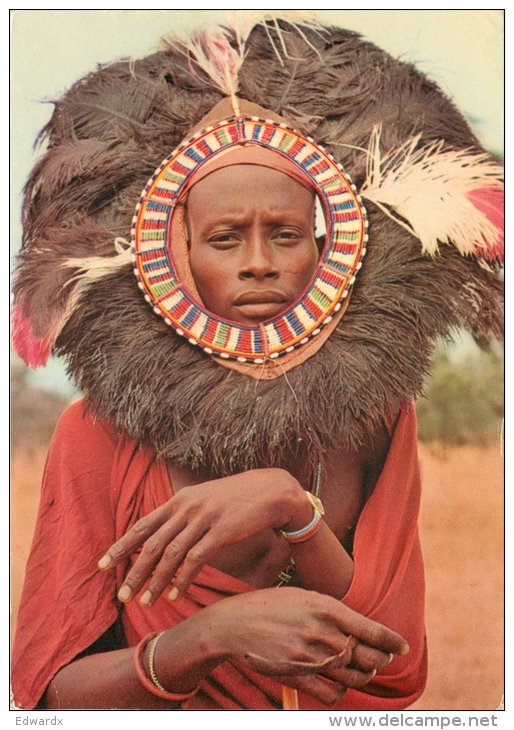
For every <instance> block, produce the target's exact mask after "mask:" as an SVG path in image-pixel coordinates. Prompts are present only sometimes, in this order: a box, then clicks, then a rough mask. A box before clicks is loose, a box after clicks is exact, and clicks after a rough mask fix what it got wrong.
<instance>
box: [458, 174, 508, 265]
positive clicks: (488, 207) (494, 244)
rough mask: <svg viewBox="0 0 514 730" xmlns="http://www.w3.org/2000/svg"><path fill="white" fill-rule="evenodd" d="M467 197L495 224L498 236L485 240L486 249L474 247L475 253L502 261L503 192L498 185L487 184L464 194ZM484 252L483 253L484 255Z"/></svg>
mask: <svg viewBox="0 0 514 730" xmlns="http://www.w3.org/2000/svg"><path fill="white" fill-rule="evenodd" d="M466 197H467V199H468V200H469V201H470V203H472V204H473V205H474V206H475V208H477V210H479V211H480V212H481V213H483V214H484V215H485V217H486V218H487V219H488V220H489V221H490V223H492V224H493V226H495V228H496V229H497V231H498V236H497V238H496V240H495V241H486V242H485V243H486V247H487V248H486V251H485V252H484V249H475V253H476V254H477V255H482V256H483V258H486V259H488V260H489V261H500V262H503V256H504V192H503V188H501V187H499V186H493V185H488V186H485V187H481V188H476V189H475V190H470V191H469V192H468V193H467V194H466ZM484 253H485V255H484Z"/></svg>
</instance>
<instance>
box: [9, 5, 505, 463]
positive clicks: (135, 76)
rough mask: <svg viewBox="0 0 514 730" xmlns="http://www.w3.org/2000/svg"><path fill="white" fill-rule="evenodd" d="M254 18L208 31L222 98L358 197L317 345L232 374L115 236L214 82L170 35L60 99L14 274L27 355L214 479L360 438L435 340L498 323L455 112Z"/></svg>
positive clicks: (485, 214) (492, 237)
mask: <svg viewBox="0 0 514 730" xmlns="http://www.w3.org/2000/svg"><path fill="white" fill-rule="evenodd" d="M242 17H243V19H244V15H243V16H242ZM248 18H249V16H248ZM240 22H242V21H240ZM252 22H253V21H252ZM250 25H251V24H250V22H249V23H248V26H246V27H244V23H243V27H241V28H240V29H239V30H237V27H236V25H235V24H233V25H232V27H233V29H234V30H233V31H230V32H228V34H227V35H224V38H225V40H224V41H223V43H222V45H223V44H224V43H225V41H226V42H227V43H228V44H229V45H230V47H231V48H232V49H233V50H235V51H236V52H237V53H238V54H239V56H238V60H237V61H236V60H234V68H235V67H236V65H239V70H238V74H237V85H234V84H232V88H233V89H235V88H237V89H238V90H237V97H238V98H239V99H244V100H245V101H247V102H251V103H253V104H256V105H259V106H261V107H265V108H266V109H268V110H270V116H271V115H272V114H274V115H280V116H281V117H283V118H285V119H286V120H287V122H288V124H289V125H290V126H291V127H294V128H295V129H296V130H297V131H298V133H299V134H301V135H303V136H304V137H306V138H308V137H312V138H314V139H315V140H316V144H317V145H318V146H319V147H323V148H324V149H325V150H326V152H327V154H330V155H332V156H333V158H334V159H335V161H336V163H338V164H341V165H342V166H343V168H344V169H345V170H346V171H347V172H348V173H349V174H350V175H351V176H352V178H353V181H354V184H355V186H356V188H357V190H359V191H361V192H362V195H363V197H364V196H365V197H364V200H365V204H366V209H367V213H368V220H369V229H368V234H369V241H368V243H367V253H366V257H365V259H364V260H363V266H362V268H361V269H360V271H359V274H358V277H357V280H356V283H355V285H354V288H353V293H352V296H351V300H350V301H349V304H348V307H347V309H346V312H345V314H344V316H343V317H342V319H341V320H340V322H339V323H338V324H337V326H336V327H335V329H334V330H333V332H332V334H330V337H329V338H328V339H327V341H326V342H325V344H324V345H323V347H322V348H321V349H320V350H319V352H317V353H316V354H314V355H313V356H312V357H311V358H310V359H309V360H308V361H306V362H305V363H303V364H302V365H299V366H298V367H294V368H293V369H292V370H291V371H290V372H289V373H288V376H287V381H286V379H285V378H277V379H276V380H275V381H268V382H266V383H265V382H262V381H258V382H248V381H249V378H246V377H242V376H240V375H239V373H234V372H233V371H231V370H228V369H225V368H223V367H220V366H219V365H218V363H217V362H214V361H213V360H211V358H210V357H208V356H207V355H206V354H205V353H204V352H202V351H201V350H200V349H199V348H194V347H192V346H191V345H190V344H189V342H188V340H187V339H186V338H181V337H177V336H175V334H174V333H173V332H172V331H170V329H169V327H168V326H167V324H166V323H165V322H164V321H163V319H162V318H160V317H157V316H156V315H155V313H154V311H153V309H152V308H150V307H149V306H148V304H147V303H146V302H145V301H144V299H143V297H142V296H141V294H140V292H139V290H138V288H137V285H136V283H135V279H134V275H133V272H132V264H129V263H126V264H125V263H124V262H125V261H126V260H127V258H128V255H127V251H119V252H118V251H116V250H115V249H114V250H113V241H115V240H116V239H117V238H118V237H122V238H124V239H126V240H129V239H130V237H131V228H132V220H133V215H134V207H135V205H136V202H137V201H138V199H139V197H140V195H141V191H142V190H143V189H144V188H145V186H146V184H147V182H148V179H149V177H150V176H151V175H152V174H153V173H154V171H155V170H156V169H158V168H159V166H160V165H161V164H162V161H163V160H165V159H166V158H168V157H169V156H170V153H171V151H173V150H174V149H176V148H178V147H180V145H181V144H182V143H183V141H184V139H187V138H188V135H189V136H190V135H191V130H192V129H194V128H195V127H196V126H197V125H198V124H199V122H200V121H201V120H202V119H203V118H204V117H205V115H206V114H207V113H208V112H209V111H210V110H212V108H213V107H214V106H215V105H216V104H218V103H219V102H220V101H221V100H222V98H223V96H224V93H223V92H221V91H219V90H218V89H217V87H216V85H215V84H214V82H213V81H212V80H209V77H207V76H206V75H205V72H204V71H203V70H202V69H201V68H200V66H199V65H198V64H197V63H196V61H195V60H194V58H193V52H192V51H185V48H184V47H183V46H182V47H181V48H178V47H177V46H175V45H168V46H167V47H166V48H165V49H164V50H162V51H159V52H158V53H156V54H154V55H152V56H149V57H147V58H144V59H141V60H137V61H132V62H130V61H120V62H118V63H115V64H109V65H107V66H105V67H103V68H100V69H99V70H97V71H95V72H94V73H92V74H91V75H89V76H88V77H86V78H85V79H82V80H81V81H80V82H78V83H77V84H76V85H75V86H74V87H72V89H70V91H69V92H68V93H67V94H65V95H64V96H63V98H62V99H60V100H58V101H57V102H56V104H55V112H54V115H53V117H52V119H51V121H50V123H49V124H48V125H47V127H46V129H45V130H44V136H46V137H47V138H48V141H49V144H48V148H47V151H46V152H45V154H44V156H43V157H42V158H41V160H40V161H39V162H38V163H37V165H36V167H35V168H34V171H33V173H32V175H31V177H30V178H29V181H28V183H27V187H26V194H25V208H24V242H23V248H22V251H21V253H20V256H19V260H18V269H17V273H16V278H15V281H14V294H15V330H16V332H17V333H18V334H17V335H16V339H17V344H18V347H19V349H20V350H21V351H22V353H24V354H25V356H26V358H27V360H28V361H29V362H31V363H32V364H33V365H37V364H39V363H41V362H42V361H43V360H44V359H45V357H46V356H47V355H48V353H49V352H50V350H51V349H52V350H53V351H54V352H55V353H56V354H58V355H61V356H63V357H64V358H66V361H67V366H68V368H69V371H70V372H71V374H72V375H73V376H74V378H75V380H76V382H77V384H78V386H79V388H80V389H81V390H82V391H83V392H84V393H85V394H86V396H87V398H88V403H89V405H90V407H91V408H92V409H93V410H94V412H95V414H96V415H98V416H99V417H101V418H106V419H111V420H113V422H114V423H115V424H116V425H117V427H118V428H119V429H120V430H122V431H124V432H125V433H127V434H130V435H131V436H135V437H137V438H138V439H140V440H142V441H145V442H147V443H149V444H150V445H151V446H152V447H153V448H154V449H155V451H156V453H157V454H159V455H160V456H162V457H166V458H171V459H174V460H175V461H177V462H178V463H181V464H183V465H186V464H187V465H189V466H191V467H192V468H195V469H199V468H202V466H205V465H209V468H210V469H212V470H213V472H216V473H219V474H221V473H227V472H233V471H237V470H242V469H247V468H253V467H254V466H258V465H263V464H266V465H267V466H270V465H279V464H280V463H281V459H282V456H283V453H284V449H287V448H293V446H292V445H294V444H296V443H298V440H301V441H302V443H305V444H306V445H307V446H308V450H309V454H310V455H311V456H312V459H313V463H317V461H318V460H320V459H322V458H323V454H324V453H325V452H326V451H327V450H329V449H331V448H334V447H335V446H336V445H337V446H338V447H340V446H343V447H348V448H353V447H356V446H358V445H359V444H362V443H363V442H364V441H365V440H366V439H368V438H372V437H373V434H374V433H375V432H376V429H377V428H379V426H380V424H381V423H382V421H383V417H384V414H386V413H391V412H395V409H396V410H397V409H398V407H399V404H400V403H404V402H407V401H409V400H410V399H412V398H413V397H415V396H416V395H418V394H419V393H420V392H421V390H422V387H423V382H424V379H425V377H426V374H427V371H428V368H429V365H430V356H431V353H432V351H433V346H434V341H435V339H436V338H437V337H440V336H443V337H449V336H451V334H452V332H453V331H454V330H455V328H457V327H466V328H468V329H469V330H471V331H472V332H473V333H474V334H475V336H476V337H477V338H480V339H487V338H489V337H490V336H494V337H501V334H502V301H503V285H502V278H501V275H500V266H499V262H498V258H499V245H500V234H499V232H500V230H501V221H500V218H501V204H500V200H501V182H500V177H499V168H498V167H497V164H496V162H494V161H493V160H491V159H490V158H488V157H485V156H484V155H485V153H484V151H483V150H482V149H481V148H480V145H479V144H478V142H477V140H476V138H475V137H474V135H473V134H472V132H471V131H470V129H469V127H468V125H467V123H466V121H465V120H464V118H463V117H462V115H461V114H460V113H459V112H458V111H457V110H456V109H455V107H454V106H453V104H452V103H451V102H450V101H449V100H448V99H447V98H446V97H445V96H444V95H443V94H442V92H441V91H440V90H439V89H438V88H437V86H436V85H435V84H433V83H432V82H431V81H430V80H429V79H427V78H426V77H425V76H423V75H422V74H421V73H420V72H418V71H417V70H416V69H415V68H414V67H413V66H411V65H409V64H404V63H401V62H399V61H396V60H394V59H392V58H391V57H390V56H389V55H388V54H386V53H384V52H383V51H381V50H380V49H378V48H376V47H375V46H373V45H371V44H369V43H366V42H364V41H363V40H362V39H360V38H359V37H358V36H357V35H356V34H354V33H351V32H348V31H344V30H340V29H335V28H331V29H325V30H323V31H322V32H321V31H318V30H317V29H315V28H313V27H310V26H307V25H300V23H299V22H297V24H296V26H293V25H291V24H288V22H285V21H284V20H277V21H276V23H275V21H271V22H270V21H266V22H265V23H264V25H263V24H262V23H261V24H260V25H257V26H256V27H255V28H253V30H251V31H250V30H249V28H250ZM277 26H278V30H277ZM252 27H253V26H252ZM298 27H299V28H300V29H301V33H299V32H298V31H297V28H298ZM279 31H280V32H279ZM238 37H240V38H241V39H243V40H244V50H243V52H242V55H241V53H240V51H238V48H239V43H238V41H237V38H238ZM270 38H271V39H272V41H273V44H272V43H270ZM203 47H205V44H204V46H203ZM277 51H278V52H279V54H278V55H277ZM241 58H243V60H242V63H240V59H241ZM378 123H380V135H379V134H378V128H377V125H378ZM420 135H421V136H420ZM370 140H371V144H370ZM442 140H444V142H443V143H442V144H441V141H442ZM61 173H62V174H61ZM62 181H65V184H63V182H62ZM414 183H416V184H414ZM438 186H440V187H438ZM425 194H426V197H425ZM440 194H442V195H443V197H444V198H445V200H444V202H443V203H440V201H439V199H438V195H439V197H440ZM427 201H428V202H427ZM468 204H469V206H471V209H470V207H468ZM441 206H443V207H442V211H441ZM452 211H453V212H452ZM454 211H458V215H457V216H456V217H455V215H454ZM432 212H433V215H432ZM446 212H448V213H449V215H448V216H446ZM344 213H345V211H344V208H342V209H341V211H339V212H338V215H340V216H341V217H344ZM443 213H444V215H443ZM481 216H482V217H481ZM391 218H393V220H391ZM434 219H435V220H434ZM487 221H489V223H490V224H491V227H490V226H489V224H488V222H487ZM468 224H472V225H468ZM497 232H498V235H497ZM413 234H414V235H413ZM448 240H449V241H451V242H453V241H455V242H456V243H457V245H458V247H459V249H457V247H456V246H454V245H446V244H445V242H446V241H448ZM443 244H444V245H443ZM435 246H437V249H436V248H435ZM460 251H462V252H464V253H465V255H461V253H460ZM433 252H437V255H434V254H433ZM483 258H484V259H485V258H487V261H488V263H487V265H485V266H484V265H483V264H484V261H483V260H482V259H483ZM70 264H71V265H70ZM118 264H120V265H118ZM104 274H105V275H104ZM76 277H80V278H76ZM327 384H328V385H327ZM293 391H294V393H293ZM295 394H296V397H295ZM334 406H336V407H334ZM235 434H237V435H238V437H237V438H235V437H234V435H235Z"/></svg>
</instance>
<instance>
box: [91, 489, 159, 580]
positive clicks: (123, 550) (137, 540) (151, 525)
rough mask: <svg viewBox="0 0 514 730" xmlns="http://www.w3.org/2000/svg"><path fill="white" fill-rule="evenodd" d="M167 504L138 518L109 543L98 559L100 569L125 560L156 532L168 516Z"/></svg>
mask: <svg viewBox="0 0 514 730" xmlns="http://www.w3.org/2000/svg"><path fill="white" fill-rule="evenodd" d="M169 512H170V509H169V506H168V504H165V505H163V506H162V507H160V508H159V509H157V510H154V512H151V513H150V514H149V515H146V517H143V518H142V519H140V520H138V521H137V522H136V524H135V525H134V526H133V527H132V529H130V530H129V531H128V532H127V534H126V535H124V536H123V537H122V538H121V539H120V540H118V541H117V542H115V543H114V545H111V547H110V548H109V550H108V551H107V552H106V553H105V555H104V556H103V557H102V558H101V559H100V560H99V561H98V567H99V568H100V570H107V569H108V568H112V567H114V566H115V565H117V564H118V563H121V562H122V561H123V560H126V559H127V558H128V557H129V556H130V555H132V553H134V551H135V550H137V549H138V548H139V547H141V545H142V544H143V543H144V542H145V540H147V539H148V538H149V537H150V535H152V534H153V533H154V532H156V531H157V530H158V529H159V528H160V527H161V526H162V525H163V524H164V523H165V522H166V520H167V519H168V518H169Z"/></svg>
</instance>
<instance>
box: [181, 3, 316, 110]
mask: <svg viewBox="0 0 514 730" xmlns="http://www.w3.org/2000/svg"><path fill="white" fill-rule="evenodd" d="M279 20H283V21H285V22H287V23H289V24H290V25H291V26H292V27H293V28H294V29H295V30H296V31H297V32H298V33H299V34H300V35H301V36H302V38H303V39H304V40H305V42H306V43H307V44H308V45H310V46H311V48H314V47H313V46H312V44H311V43H310V42H309V41H308V39H307V38H306V37H305V33H304V32H303V31H302V27H305V28H311V29H315V30H317V31H321V30H322V29H323V27H322V26H321V25H320V24H319V22H318V21H317V20H316V19H315V17H314V16H313V15H312V13H311V12H310V11H308V10H276V11H269V10H231V11H228V14H227V22H226V23H224V24H223V25H214V26H211V27H208V28H206V29H204V30H202V31H200V32H198V33H196V34H195V35H194V36H193V37H192V38H191V39H189V40H175V41H170V43H171V45H173V46H174V47H176V48H180V49H181V50H182V51H183V52H184V53H187V54H188V55H191V56H192V58H193V60H194V61H195V63H196V64H197V65H198V66H199V67H200V68H201V69H202V70H203V71H205V73H206V74H207V75H208V76H209V78H210V79H211V81H212V82H213V84H214V85H215V86H216V87H217V88H218V89H219V90H220V91H221V92H223V94H225V95H226V96H228V97H230V98H231V100H232V105H233V107H234V112H235V114H236V116H237V115H238V114H239V104H238V101H237V92H238V90H239V78H238V77H239V71H240V69H241V66H242V64H243V61H244V59H245V55H246V42H247V40H248V37H249V35H250V33H251V32H252V30H253V29H254V28H255V26H257V25H263V26H264V27H265V28H266V30H267V33H268V37H269V40H270V43H271V45H272V47H273V49H274V51H275V53H276V54H277V57H278V59H279V61H280V63H281V64H282V65H284V60H283V57H282V54H283V56H284V57H286V58H287V57H288V55H287V47H286V44H285V41H284V37H283V33H282V30H281V28H280V27H279V25H278V21H279ZM268 23H273V24H274V26H275V29H276V31H277V35H278V38H279V42H280V46H281V51H282V53H281V51H280V50H279V49H278V48H277V45H276V43H275V42H274V40H273V38H272V36H271V33H270V31H269V26H268ZM234 41H235V42H234ZM314 50H316V49H314Z"/></svg>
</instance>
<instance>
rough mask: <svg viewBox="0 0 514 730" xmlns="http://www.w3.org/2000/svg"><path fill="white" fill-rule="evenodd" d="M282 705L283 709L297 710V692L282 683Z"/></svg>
mask: <svg viewBox="0 0 514 730" xmlns="http://www.w3.org/2000/svg"><path fill="white" fill-rule="evenodd" d="M282 707H283V709H284V710H299V709H300V708H299V707H298V692H297V691H296V690H295V689H293V688H292V687H286V686H285V684H283V685H282Z"/></svg>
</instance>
